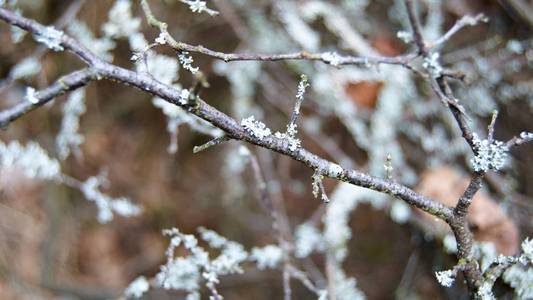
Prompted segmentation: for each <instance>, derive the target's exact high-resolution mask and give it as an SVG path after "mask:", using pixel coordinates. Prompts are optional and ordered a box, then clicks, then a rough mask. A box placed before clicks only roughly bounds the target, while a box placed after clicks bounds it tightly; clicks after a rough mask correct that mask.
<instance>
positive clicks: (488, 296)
mask: <svg viewBox="0 0 533 300" xmlns="http://www.w3.org/2000/svg"><path fill="white" fill-rule="evenodd" d="M477 296H478V297H479V299H481V300H496V297H494V294H493V293H492V284H491V283H490V282H484V283H483V284H482V285H481V286H480V287H479V289H478V291H477Z"/></svg>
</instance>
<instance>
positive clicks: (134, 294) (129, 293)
mask: <svg viewBox="0 0 533 300" xmlns="http://www.w3.org/2000/svg"><path fill="white" fill-rule="evenodd" d="M149 289H150V283H149V282H148V280H146V277H144V276H140V277H137V278H136V279H135V280H134V281H132V282H131V283H130V284H129V285H128V287H127V288H126V289H125V290H124V296H126V298H134V299H139V298H141V296H142V295H143V294H144V293H146V292H147V291H148V290H149Z"/></svg>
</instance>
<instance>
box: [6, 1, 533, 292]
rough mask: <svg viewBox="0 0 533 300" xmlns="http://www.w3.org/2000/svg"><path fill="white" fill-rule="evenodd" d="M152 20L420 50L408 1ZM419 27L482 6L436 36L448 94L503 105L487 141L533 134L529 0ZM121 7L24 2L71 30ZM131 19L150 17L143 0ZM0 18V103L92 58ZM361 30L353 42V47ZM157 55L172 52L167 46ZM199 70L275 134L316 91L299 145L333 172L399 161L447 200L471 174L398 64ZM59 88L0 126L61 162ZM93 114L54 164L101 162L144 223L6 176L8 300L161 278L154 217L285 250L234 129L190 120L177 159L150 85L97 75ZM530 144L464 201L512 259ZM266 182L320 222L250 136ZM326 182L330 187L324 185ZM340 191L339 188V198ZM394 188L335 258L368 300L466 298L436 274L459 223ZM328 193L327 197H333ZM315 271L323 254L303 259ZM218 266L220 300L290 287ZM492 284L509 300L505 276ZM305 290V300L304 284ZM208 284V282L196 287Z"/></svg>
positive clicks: (296, 287) (189, 32)
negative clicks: (220, 134) (25, 68)
mask: <svg viewBox="0 0 533 300" xmlns="http://www.w3.org/2000/svg"><path fill="white" fill-rule="evenodd" d="M149 2H150V3H151V5H152V9H153V12H154V14H155V15H156V16H157V17H158V18H159V19H160V20H164V21H165V22H168V23H169V31H170V33H171V34H172V35H173V36H174V37H175V38H176V39H177V40H182V41H185V42H187V43H190V44H194V45H196V44H201V45H204V46H206V47H208V48H210V49H215V50H219V51H223V52H238V53H241V52H258V53H286V52H293V51H299V50H302V49H303V50H308V51H312V52H318V51H333V50H335V49H336V50H335V51H337V52H338V53H340V54H347V55H371V54H380V55H398V54H401V53H404V52H406V51H409V49H410V46H409V45H407V44H405V43H404V42H402V40H401V39H399V38H398V37H397V32H398V31H402V30H406V31H408V30H409V28H408V27H407V26H406V24H407V23H406V20H405V12H404V9H403V5H402V1H393V0H387V1H385V0H382V1H381V0H378V1H348V0H346V1H340V0H339V1H256V0H253V1H243V0H215V1H208V6H209V7H211V8H213V9H216V10H218V11H220V15H219V16H217V17H210V16H209V15H207V14H193V13H192V12H191V11H189V9H188V8H187V6H186V5H183V4H181V3H179V2H178V1H171V0H168V1H149ZM419 2H420V5H419V10H420V14H421V18H422V21H423V25H424V30H425V36H426V38H428V39H430V40H431V39H433V40H434V39H436V38H437V37H439V36H440V34H442V33H443V32H445V31H446V30H447V29H448V28H450V27H451V26H452V25H453V24H454V22H455V21H456V20H457V19H459V18H460V17H461V16H463V15H466V14H471V15H474V14H477V13H479V12H483V13H484V14H485V15H487V16H488V17H489V19H490V21H489V22H488V23H486V24H481V25H478V26H475V27H471V28H466V29H464V30H463V31H461V32H460V33H458V34H457V35H456V36H454V38H453V39H452V40H451V41H449V42H448V43H447V44H446V46H445V47H444V48H443V51H442V54H441V63H442V64H443V65H444V66H446V67H449V68H451V69H454V70H458V71H461V72H464V73H465V75H466V79H465V82H457V83H455V84H454V88H455V91H456V94H457V96H458V98H460V99H461V100H462V101H463V102H462V103H463V105H464V106H465V107H466V109H467V111H468V113H469V115H470V117H471V119H472V120H471V121H472V123H473V124H474V126H475V128H476V129H477V132H478V133H479V134H483V135H484V134H486V126H487V124H488V122H489V121H490V115H491V113H492V111H493V110H494V109H498V110H499V112H500V115H499V118H498V121H497V123H496V124H497V125H496V133H495V136H496V138H497V139H499V140H504V141H506V140H508V139H510V138H511V137H512V136H514V135H517V134H519V133H520V132H522V131H533V123H532V120H533V118H532V117H533V98H532V95H533V93H532V89H533V82H532V78H533V76H532V74H533V73H532V68H531V67H532V65H533V50H532V47H531V46H532V36H531V32H532V31H531V30H532V28H533V19H532V16H533V2H531V1H525V0H522V1H521V0H514V1H495V0H494V1H488V0H487V1H481V0H469V1H466V0H451V1H429V0H426V1H419ZM113 4H114V1H111V0H110V1H108V0H96V1H53V0H49V1H48V0H19V1H18V3H17V7H18V8H20V10H21V12H22V14H23V15H24V16H27V17H31V18H34V19H36V20H38V21H39V22H41V23H44V24H53V23H56V22H62V23H56V24H58V25H57V27H61V26H62V27H64V28H66V29H65V30H66V31H67V32H69V29H68V25H69V24H71V23H72V21H73V20H75V19H77V20H83V21H84V22H85V23H86V24H87V26H88V28H90V30H91V31H92V32H93V33H94V35H95V36H96V37H99V36H102V31H101V26H102V24H104V23H105V22H107V20H108V12H109V10H110V9H111V7H112V6H113ZM133 17H137V18H140V19H142V25H141V31H142V33H144V35H145V37H146V39H147V40H153V39H154V38H156V37H157V35H158V32H157V31H156V30H154V29H150V28H149V27H148V26H147V24H146V22H145V19H144V17H143V14H142V11H141V10H140V7H139V5H138V3H137V1H133ZM13 39H14V37H13V33H12V31H11V30H10V27H9V26H8V25H6V24H5V23H2V24H1V25H0V42H1V45H2V47H0V78H4V79H3V80H2V83H0V107H1V108H2V109H4V108H7V107H10V106H12V105H14V104H15V103H17V102H19V101H22V98H23V97H24V89H25V87H26V86H33V87H36V88H39V89H40V88H44V87H46V86H47V85H49V84H50V83H51V82H53V81H55V80H56V79H57V78H58V77H59V76H61V75H64V74H66V73H68V72H71V71H73V70H76V69H79V68H81V67H83V64H82V63H81V62H80V60H78V59H77V58H75V57H74V56H73V55H71V54H69V53H64V52H62V53H53V52H50V51H47V50H43V49H40V48H39V45H37V44H36V43H35V41H34V40H33V39H32V38H31V37H29V36H28V37H26V38H23V39H22V40H21V41H20V42H18V43H14V41H13ZM359 39H361V40H359ZM115 42H116V48H115V49H114V50H112V51H111V53H112V55H113V62H114V63H116V64H118V65H121V66H125V67H128V68H134V64H133V62H131V60H130V57H131V54H132V53H131V50H130V47H129V44H128V41H127V39H126V40H124V39H122V40H121V39H118V40H116V41H115ZM157 51H158V52H159V53H161V54H165V55H167V56H175V54H173V52H172V51H170V50H169V49H164V48H162V47H159V48H158V49H157ZM191 55H192V57H193V58H194V64H193V65H194V66H198V67H199V68H200V70H201V71H202V72H203V73H204V74H205V75H206V78H207V80H208V82H209V84H210V87H209V88H207V89H205V90H202V93H201V95H202V98H203V99H204V100H205V101H206V102H208V103H209V104H211V105H213V106H215V107H216V108H218V109H220V110H221V111H223V112H226V113H228V114H229V115H230V116H232V117H234V118H236V119H238V120H240V119H241V118H244V117H247V116H250V115H254V116H255V117H256V119H258V120H262V121H263V122H265V123H266V124H267V125H268V126H269V127H270V128H271V129H273V130H274V131H275V130H280V131H282V130H284V128H285V126H286V124H287V121H288V118H289V115H290V112H291V110H292V106H293V105H294V99H295V97H294V96H295V94H296V88H297V84H298V80H299V76H300V74H302V73H303V74H306V75H307V76H308V77H309V78H310V79H309V81H310V85H311V87H310V88H309V90H308V92H307V93H306V95H305V97H306V100H305V101H304V104H303V113H302V116H301V117H300V120H299V122H300V131H299V134H300V139H301V140H302V145H303V146H304V147H305V148H306V149H308V150H310V151H311V152H313V153H316V154H318V155H320V156H322V157H326V158H328V159H330V160H333V161H336V162H338V163H339V164H341V165H342V166H346V167H354V168H358V169H360V170H363V171H366V172H369V173H371V174H373V175H376V176H384V168H383V165H384V164H385V162H386V157H387V155H388V154H390V155H391V157H392V164H393V166H394V177H395V180H397V181H399V182H402V183H404V184H406V185H408V186H410V187H413V188H415V189H416V190H418V191H420V192H422V193H424V194H425V195H427V196H431V197H433V198H434V199H437V200H438V201H441V202H443V203H446V204H448V205H453V204H454V202H453V201H456V199H457V198H458V197H457V195H460V194H461V193H462V191H463V189H464V186H466V185H465V181H466V182H468V172H469V168H470V164H469V160H470V158H471V156H470V153H469V151H468V148H467V147H466V143H464V141H463V140H462V139H461V137H460V132H459V130H458V128H457V127H456V125H455V124H454V123H453V122H452V121H451V118H450V115H449V112H448V111H447V110H446V109H445V108H444V107H442V105H441V103H440V102H439V101H438V100H437V99H436V97H435V96H434V95H433V94H432V92H431V90H430V89H429V87H428V86H427V84H426V83H424V82H423V81H422V80H420V79H419V78H417V76H416V75H415V74H412V73H410V72H409V71H407V70H404V69H402V68H401V67H398V66H349V67H343V68H335V67H332V66H328V65H325V64H322V63H318V62H294V61H292V62H264V63H257V62H232V63H227V64H226V63H223V62H219V61H216V60H215V59H213V58H210V57H207V56H203V55H198V54H194V53H192V54H191ZM27 57H36V58H38V61H39V62H40V64H41V70H40V71H39V72H37V73H36V74H35V75H33V76H27V77H21V78H13V77H14V76H13V72H12V69H13V68H14V66H16V65H17V63H19V62H20V61H22V60H23V59H25V58H27ZM192 80H193V78H192V76H191V74H190V72H186V71H184V70H180V71H179V83H180V84H181V85H182V86H184V87H188V86H190V85H191V84H192ZM66 97H67V96H61V97H58V98H57V99H55V100H54V101H53V103H51V104H50V105H46V106H44V107H42V108H40V109H37V110H36V111H34V112H31V113H30V114H28V115H26V116H24V117H22V118H21V119H20V120H17V121H15V122H14V123H13V124H11V125H10V126H9V127H8V128H6V129H5V130H2V131H1V132H0V139H1V140H2V141H3V142H5V143H7V142H9V141H11V140H19V141H21V142H23V143H24V142H26V141H30V140H33V141H36V142H38V143H39V144H40V145H41V146H42V147H43V148H45V149H47V150H48V151H49V153H50V154H51V155H57V150H56V147H55V138H56V135H57V134H58V131H59V130H60V127H61V119H62V111H61V105H62V103H64V101H65V99H66ZM85 105H86V107H87V111H86V112H85V113H84V114H83V115H82V116H81V120H80V133H82V134H83V136H84V139H85V141H84V143H83V144H82V145H81V146H80V150H81V151H80V152H79V153H77V155H72V156H70V157H69V158H68V159H67V160H65V161H64V162H62V171H63V173H65V174H68V175H70V176H72V177H75V178H78V179H80V180H85V179H86V178H88V177H90V176H95V175H97V174H98V173H100V172H101V171H102V170H105V171H107V173H108V179H109V183H110V184H109V187H108V189H107V190H106V191H107V192H108V194H110V195H113V196H116V197H118V196H125V197H128V198H130V199H131V200H132V201H133V202H134V203H136V204H140V205H142V206H143V208H144V211H143V213H142V214H141V215H140V216H137V217H132V218H122V217H120V216H117V217H115V218H114V220H113V221H112V222H110V223H109V224H104V225H102V224H100V223H98V222H97V220H96V217H95V216H96V214H97V211H96V208H95V207H94V205H93V203H89V202H88V201H85V200H84V197H83V195H82V194H81V193H80V192H79V191H77V190H74V189H72V188H69V187H66V186H64V185H60V184H55V183H50V182H47V181H35V180H29V179H26V178H25V177H24V176H22V174H21V173H20V172H16V171H13V170H5V169H0V298H1V299H110V298H117V297H119V296H120V294H121V293H122V291H123V289H124V288H125V287H126V286H127V285H128V283H129V282H131V281H132V280H133V279H135V278H136V277H137V276H139V275H145V276H147V277H152V276H153V275H154V274H155V273H157V272H158V270H159V266H160V265H161V264H163V263H164V262H165V256H164V251H165V249H166V247H167V244H168V240H167V238H165V237H163V236H162V235H161V230H163V229H166V228H171V227H177V228H179V229H180V230H181V231H182V232H185V233H193V232H195V231H196V228H197V227H199V226H204V227H207V228H210V229H213V230H216V231H217V232H219V233H220V234H222V235H224V236H225V237H227V238H229V239H232V240H235V241H237V242H239V243H242V244H243V245H244V246H245V247H246V248H247V249H249V248H251V247H252V246H264V245H267V244H272V243H276V236H275V235H274V232H273V230H272V224H271V219H270V215H269V213H268V212H266V211H265V210H264V209H263V208H262V207H261V205H260V203H259V202H258V193H257V186H256V182H255V181H254V179H253V173H252V170H251V169H250V167H249V165H248V164H247V163H246V162H245V160H244V158H243V157H242V156H240V155H238V153H237V152H238V146H239V145H240V144H241V143H240V142H233V141H232V142H228V143H224V144H221V145H219V146H217V147H214V148H212V149H208V150H206V151H203V152H201V153H198V154H193V153H192V148H193V147H194V146H196V145H200V144H203V143H205V142H207V141H208V140H209V139H210V137H209V136H206V135H204V134H202V133H198V132H197V131H195V130H193V129H191V127H190V126H187V122H186V121H183V125H182V126H180V127H179V131H178V134H177V145H178V149H177V152H176V153H169V151H168V147H169V144H170V143H171V136H170V135H169V133H168V132H167V121H168V120H167V117H166V116H165V115H164V114H163V113H162V112H161V110H160V109H159V108H158V107H156V106H154V105H153V104H152V101H151V97H150V95H147V94H145V93H141V92H140V91H138V90H135V89H132V88H128V87H126V86H122V85H120V84H118V83H115V82H110V81H105V80H104V81H99V82H94V83H91V84H90V85H89V86H88V87H87V88H86V103H85ZM532 147H533V146H532V145H525V146H522V147H518V148H516V149H513V150H512V152H511V157H510V160H509V164H508V167H507V168H506V169H505V170H503V171H502V172H499V173H491V174H490V176H488V178H487V182H486V184H485V185H484V189H483V191H482V192H481V193H480V194H479V195H478V196H477V198H476V200H475V202H474V204H475V205H474V207H472V211H471V216H470V219H469V221H470V223H471V226H472V228H473V231H474V233H475V235H476V239H478V240H479V241H483V242H488V243H490V245H492V246H493V248H494V250H495V251H496V252H497V253H504V254H508V255H510V254H514V253H516V251H517V250H518V247H519V244H520V242H521V241H522V240H523V238H524V237H526V236H527V235H528V234H529V235H531V232H533V230H532V229H533V221H532V220H533V218H532V217H531V216H532V215H533V185H532V184H531V183H532V182H533V159H532V157H533V156H532V153H533V151H532V150H533V148H532ZM249 148H250V150H251V151H252V152H254V153H255V154H256V155H257V157H258V159H259V163H260V165H261V167H262V171H263V173H264V175H265V177H266V179H267V182H268V186H269V191H270V194H271V196H272V197H273V198H275V199H277V200H279V201H281V202H282V203H284V206H285V210H286V212H287V215H288V216H289V221H290V225H291V227H292V229H293V230H294V229H295V228H297V226H298V225H300V224H302V223H304V222H306V221H309V220H314V222H315V223H316V225H317V227H319V228H321V227H322V226H323V225H322V224H321V222H320V219H321V217H322V215H323V214H324V211H325V210H327V208H325V207H324V206H325V205H324V204H323V203H322V202H321V201H320V200H319V199H315V198H314V197H313V195H312V189H311V176H312V175H313V172H312V170H310V169H308V168H307V167H305V166H303V165H302V164H299V163H297V162H294V161H292V160H291V159H289V158H287V157H283V156H280V155H278V154H276V153H272V152H269V151H266V150H264V149H257V148H255V147H252V146H249ZM324 183H325V187H326V191H327V192H328V193H330V194H333V193H334V191H336V190H337V188H338V186H337V184H338V183H337V182H335V181H330V180H325V181H324ZM334 200H335V199H334V197H333V199H332V201H334ZM402 205H403V204H399V203H398V202H397V200H393V199H389V198H388V197H385V199H379V200H378V199H376V200H375V201H374V199H365V201H362V200H361V201H360V204H359V205H357V207H356V208H355V207H354V208H353V210H352V211H351V212H349V223H348V225H349V228H350V229H351V239H350V240H349V241H348V243H347V245H346V246H347V248H348V250H349V252H348V253H349V254H348V256H347V257H346V259H345V260H344V262H343V265H342V266H343V268H344V270H345V272H346V274H347V275H349V276H354V277H355V278H356V279H357V286H358V288H359V289H360V290H362V291H363V292H364V293H365V295H366V296H367V298H368V299H391V298H398V299H406V298H409V299H428V298H432V299H459V298H460V297H464V295H465V287H464V286H462V284H461V283H460V281H459V280H458V281H457V284H456V285H455V286H454V287H453V288H450V289H447V288H443V287H441V286H440V285H439V284H438V283H437V281H436V280H435V277H434V272H435V271H438V270H442V269H447V268H449V267H451V266H453V265H454V264H455V262H456V258H455V256H454V255H453V254H450V253H448V252H447V251H446V250H445V248H444V247H443V242H442V238H443V237H445V236H446V235H447V234H448V233H447V231H446V229H445V228H443V227H442V226H441V225H439V224H438V223H437V222H436V221H435V220H434V219H433V218H432V217H428V216H424V215H423V214H422V213H420V212H417V211H414V210H411V209H409V208H408V207H404V206H402ZM326 206H327V205H326ZM301 263H302V264H304V263H305V264H312V265H313V266H314V267H316V268H318V269H319V270H321V272H323V267H324V257H323V255H320V254H314V255H312V256H310V258H309V260H306V261H304V262H301ZM245 271H246V272H245V275H231V276H227V277H224V278H223V280H222V282H221V283H220V285H219V291H220V292H221V294H223V295H224V296H225V298H226V299H252V298H253V299H258V300H259V299H280V298H282V296H283V289H282V280H281V272H280V271H279V270H267V271H258V270H257V269H256V268H253V267H252V266H250V268H247V269H246V270H245ZM497 287H498V293H499V295H500V296H501V297H510V295H511V294H510V293H509V291H510V290H509V287H508V286H507V284H506V283H505V282H503V281H502V282H498V285H497ZM293 295H294V298H295V299H314V297H315V296H314V295H312V294H311V293H310V292H308V291H307V290H306V289H305V288H304V287H303V286H302V285H301V284H300V283H298V282H296V281H294V282H293ZM203 296H204V297H205V296H206V295H203ZM180 297H182V294H180V293H168V292H167V293H163V292H162V291H155V292H153V293H152V294H149V295H147V296H146V299H181V298H180Z"/></svg>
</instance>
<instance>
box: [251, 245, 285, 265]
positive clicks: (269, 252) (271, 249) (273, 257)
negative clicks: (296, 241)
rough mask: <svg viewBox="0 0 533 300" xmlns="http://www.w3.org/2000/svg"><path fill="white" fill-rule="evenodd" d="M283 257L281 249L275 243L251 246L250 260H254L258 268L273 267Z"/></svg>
mask: <svg viewBox="0 0 533 300" xmlns="http://www.w3.org/2000/svg"><path fill="white" fill-rule="evenodd" d="M282 259H283V250H282V249H281V248H280V247H278V246H276V245H268V246H265V247H263V248H255V247H254V248H252V253H251V254H250V260H252V261H255V262H256V264H257V268H259V270H264V269H274V268H275V267H277V266H278V265H279V263H280V262H281V261H282Z"/></svg>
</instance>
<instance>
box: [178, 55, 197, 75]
mask: <svg viewBox="0 0 533 300" xmlns="http://www.w3.org/2000/svg"><path fill="white" fill-rule="evenodd" d="M178 60H179V61H180V64H181V66H182V67H183V68H184V69H185V70H188V71H190V72H191V73H193V74H194V73H196V72H198V67H193V66H192V63H193V62H194V60H193V58H192V56H190V55H189V52H187V51H182V52H181V53H180V54H178Z"/></svg>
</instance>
